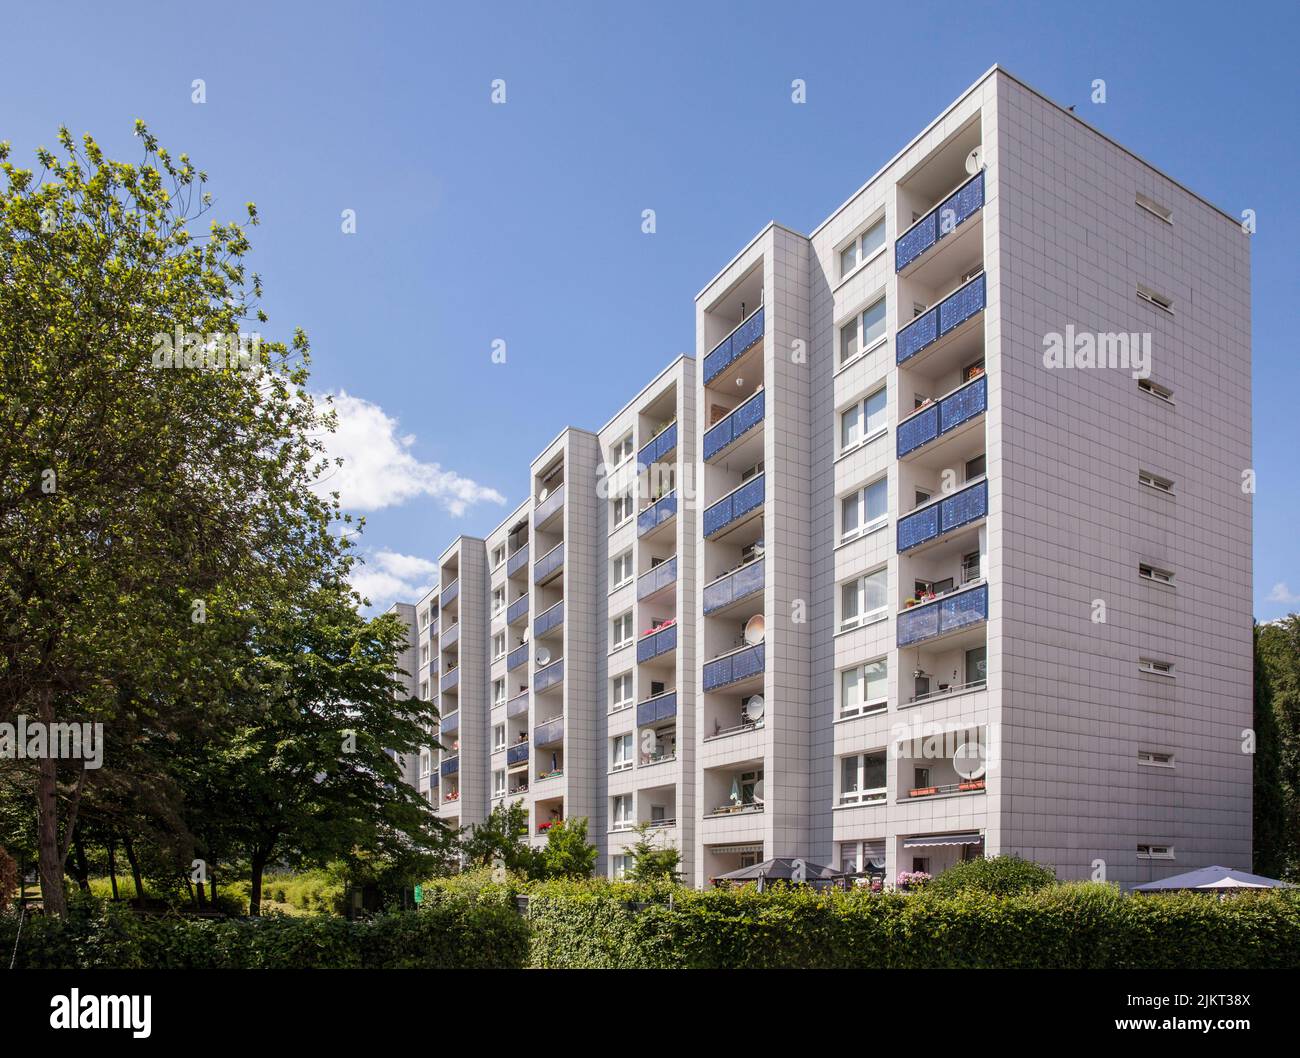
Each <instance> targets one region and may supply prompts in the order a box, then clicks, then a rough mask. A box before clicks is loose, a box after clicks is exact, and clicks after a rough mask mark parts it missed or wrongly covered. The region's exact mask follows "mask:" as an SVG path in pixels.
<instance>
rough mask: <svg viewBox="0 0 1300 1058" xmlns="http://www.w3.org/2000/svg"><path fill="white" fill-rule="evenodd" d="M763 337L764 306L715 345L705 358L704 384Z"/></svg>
mask: <svg viewBox="0 0 1300 1058" xmlns="http://www.w3.org/2000/svg"><path fill="white" fill-rule="evenodd" d="M762 337H763V306H761V305H760V306H759V307H758V309H757V310H756V311H754V312H753V313H752V314H751V315H750V316H749V318H748V319H746V320H745V321H744V322H743V323H742V324H741V325H740V326H739V327H737V328H736V329H735V330H734V331H732V332H731V333H730V334H729V335H727V337H725V338H724V339H722V341H720V342H719V343H718V344H717V345H715V346H714V347H713V349H712V351H711V352H710V353H709V354H708V355H707V356H705V358H704V384H705V385H708V384H709V383H710V382H711V381H713V379H715V378H717V377H718V376H719V375H720V374H722V372H724V371H725V370H727V368H728V367H730V366H731V365H732V364H733V363H735V362H736V361H737V360H739V359H740V357H741V356H743V355H744V354H745V351H746V350H748V349H749V347H750V346H752V345H753V344H754V343H755V342H757V341H759V340H760V339H761V338H762Z"/></svg>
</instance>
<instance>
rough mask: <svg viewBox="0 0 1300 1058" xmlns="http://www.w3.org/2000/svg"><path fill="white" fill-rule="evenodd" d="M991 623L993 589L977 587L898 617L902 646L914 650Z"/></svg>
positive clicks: (914, 607) (915, 608)
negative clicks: (990, 604) (914, 646)
mask: <svg viewBox="0 0 1300 1058" xmlns="http://www.w3.org/2000/svg"><path fill="white" fill-rule="evenodd" d="M988 619H989V589H988V585H987V584H976V585H973V586H971V587H969V588H961V589H958V590H957V591H953V592H949V593H947V594H945V595H941V596H939V597H938V598H937V599H935V600H933V601H932V602H926V603H922V604H920V605H918V606H913V607H910V608H908V609H905V610H902V611H900V612H899V614H898V619H897V622H896V624H897V629H898V645H899V646H900V647H905V646H910V645H911V644H913V643H921V642H925V641H926V640H931V639H937V638H939V637H940V636H945V635H950V634H951V633H953V632H960V631H961V630H962V629H965V628H969V627H970V626H971V625H975V624H981V623H983V622H985V621H987V620H988Z"/></svg>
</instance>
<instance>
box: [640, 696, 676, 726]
mask: <svg viewBox="0 0 1300 1058" xmlns="http://www.w3.org/2000/svg"><path fill="white" fill-rule="evenodd" d="M676 715H677V692H676V691H665V692H664V693H663V694H658V695H655V697H653V698H647V699H646V700H645V701H644V702H637V703H636V726H637V727H649V726H650V725H651V724H657V723H659V721H661V720H671V719H672V718H673V717H674V716H676Z"/></svg>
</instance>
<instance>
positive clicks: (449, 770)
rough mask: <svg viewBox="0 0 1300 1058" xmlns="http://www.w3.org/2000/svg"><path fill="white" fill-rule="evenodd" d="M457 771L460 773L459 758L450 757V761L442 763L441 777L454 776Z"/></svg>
mask: <svg viewBox="0 0 1300 1058" xmlns="http://www.w3.org/2000/svg"><path fill="white" fill-rule="evenodd" d="M458 771H460V758H459V757H452V758H451V760H444V761H443V762H442V774H443V775H455V774H456V773H457V772H458Z"/></svg>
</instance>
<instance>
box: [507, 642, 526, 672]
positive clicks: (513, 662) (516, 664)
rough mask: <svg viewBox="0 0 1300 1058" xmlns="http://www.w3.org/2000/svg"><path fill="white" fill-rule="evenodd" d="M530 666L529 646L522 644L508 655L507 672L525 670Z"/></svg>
mask: <svg viewBox="0 0 1300 1058" xmlns="http://www.w3.org/2000/svg"><path fill="white" fill-rule="evenodd" d="M527 664H528V644H527V643H520V644H519V646H517V647H515V649H514V650H512V651H510V653H509V654H507V655H506V671H507V672H510V671H512V670H514V669H519V668H523V667H524V666H525V665H527Z"/></svg>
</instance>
